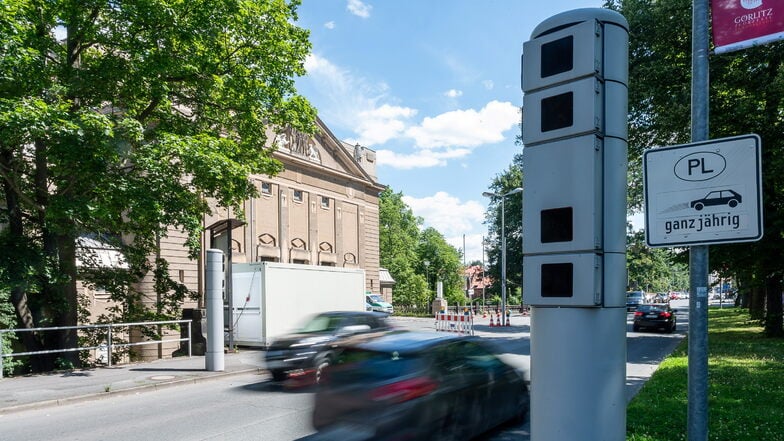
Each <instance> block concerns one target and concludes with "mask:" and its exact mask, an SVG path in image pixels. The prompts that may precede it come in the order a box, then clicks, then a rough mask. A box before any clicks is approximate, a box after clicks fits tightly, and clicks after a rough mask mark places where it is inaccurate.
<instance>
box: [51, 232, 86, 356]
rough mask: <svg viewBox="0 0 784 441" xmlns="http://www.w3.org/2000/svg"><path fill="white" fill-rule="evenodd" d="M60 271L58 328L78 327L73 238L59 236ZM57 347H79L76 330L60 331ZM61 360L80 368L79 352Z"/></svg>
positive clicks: (65, 354)
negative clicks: (61, 277) (61, 278)
mask: <svg viewBox="0 0 784 441" xmlns="http://www.w3.org/2000/svg"><path fill="white" fill-rule="evenodd" d="M57 245H58V251H59V257H60V261H59V270H60V274H61V275H62V276H63V280H62V282H60V283H58V284H57V285H56V295H57V297H58V298H59V299H62V301H61V303H60V308H59V309H58V310H57V311H55V315H54V320H55V323H57V326H76V325H78V324H79V323H78V321H79V320H78V309H79V308H78V306H79V305H78V300H79V299H78V292H77V290H76V240H75V239H74V238H72V237H67V236H58V238H57ZM55 343H56V345H57V346H58V347H59V348H60V349H65V348H76V347H78V346H79V339H78V333H77V331H76V329H65V330H61V331H58V333H57V339H56V340H55ZM59 358H61V359H63V360H64V361H65V362H66V363H68V364H69V365H70V366H73V367H79V366H80V361H79V353H78V352H64V353H61V354H59Z"/></svg>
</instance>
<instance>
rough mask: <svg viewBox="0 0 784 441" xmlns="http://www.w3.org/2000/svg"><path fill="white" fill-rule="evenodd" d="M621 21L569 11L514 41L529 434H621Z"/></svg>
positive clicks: (597, 12) (624, 70)
mask: <svg viewBox="0 0 784 441" xmlns="http://www.w3.org/2000/svg"><path fill="white" fill-rule="evenodd" d="M627 52H628V24H627V22H626V20H625V19H624V18H623V16H621V15H620V14H618V13H616V12H614V11H610V10H607V9H578V10H574V11H568V12H565V13H562V14H558V15H556V16H553V17H551V18H549V19H547V20H545V21H544V22H542V23H541V24H540V25H539V26H537V27H536V28H535V29H534V31H533V33H532V35H531V40H530V41H527V42H525V43H524V45H523V63H522V88H523V92H524V94H525V96H524V99H523V143H524V146H525V147H524V150H523V158H524V159H523V161H524V162H523V164H524V165H523V167H524V169H523V188H524V193H523V238H524V240H523V243H524V249H523V296H524V298H525V302H526V303H527V304H529V305H531V306H532V307H533V310H532V316H531V439H532V440H534V441H549V440H552V441H556V440H564V439H601V440H623V439H625V437H626V400H625V395H624V384H625V376H626V309H625V306H626V304H625V297H624V293H625V280H626V276H625V274H626V261H625V252H626V170H627V167H626V163H627V156H626V150H627V146H626V142H627V141H626V140H627V128H626V120H627V81H628V53H627Z"/></svg>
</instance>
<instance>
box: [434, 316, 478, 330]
mask: <svg viewBox="0 0 784 441" xmlns="http://www.w3.org/2000/svg"><path fill="white" fill-rule="evenodd" d="M436 331H445V332H456V333H458V334H469V335H474V316H473V314H453V313H444V312H441V313H438V314H436Z"/></svg>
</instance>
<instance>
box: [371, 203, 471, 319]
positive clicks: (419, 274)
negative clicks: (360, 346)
mask: <svg viewBox="0 0 784 441" xmlns="http://www.w3.org/2000/svg"><path fill="white" fill-rule="evenodd" d="M379 224H380V225H379V230H380V232H379V245H380V249H379V252H380V254H381V266H382V267H384V268H387V269H388V270H389V272H390V274H391V275H392V277H393V278H394V279H395V289H394V292H393V296H394V299H393V300H394V302H395V304H398V305H401V306H415V307H418V308H428V307H429V306H430V302H432V301H433V299H434V298H435V296H436V286H437V284H438V282H439V281H441V282H443V287H444V297H445V298H446V299H447V302H448V303H449V304H452V305H456V304H465V301H466V299H465V291H464V290H465V282H464V280H463V271H462V269H463V266H462V264H461V263H460V253H459V252H458V251H457V250H456V249H455V247H453V246H452V245H449V244H448V243H447V242H446V240H445V239H444V236H443V235H442V234H441V233H440V232H438V231H437V230H435V229H434V228H431V227H428V228H425V229H423V230H420V227H421V225H422V219H421V218H418V217H416V216H414V213H413V212H412V211H411V208H410V207H409V206H408V205H407V204H406V203H405V202H404V201H403V194H402V193H395V192H394V191H393V190H392V189H391V188H386V189H385V190H384V191H383V192H382V193H381V196H380V198H379Z"/></svg>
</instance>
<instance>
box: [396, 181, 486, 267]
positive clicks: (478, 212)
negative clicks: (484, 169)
mask: <svg viewBox="0 0 784 441" xmlns="http://www.w3.org/2000/svg"><path fill="white" fill-rule="evenodd" d="M403 202H405V203H406V205H408V206H409V207H411V211H413V212H414V215H416V216H420V217H422V219H423V220H424V225H425V226H427V227H433V228H435V229H436V230H438V231H439V232H440V233H441V234H443V235H444V238H445V239H446V241H447V242H448V243H449V244H450V245H452V246H453V247H455V248H458V249H462V248H463V235H464V234H465V248H466V251H465V255H466V263H469V262H471V261H473V260H482V234H481V233H475V231H477V230H480V229H481V228H482V222H483V221H484V215H485V208H484V206H483V205H482V204H480V203H479V202H477V201H465V202H463V201H461V200H460V199H458V198H456V197H454V196H451V195H450V194H449V193H446V192H443V191H440V192H438V193H436V194H434V195H433V196H427V197H424V198H414V197H411V196H403Z"/></svg>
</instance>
